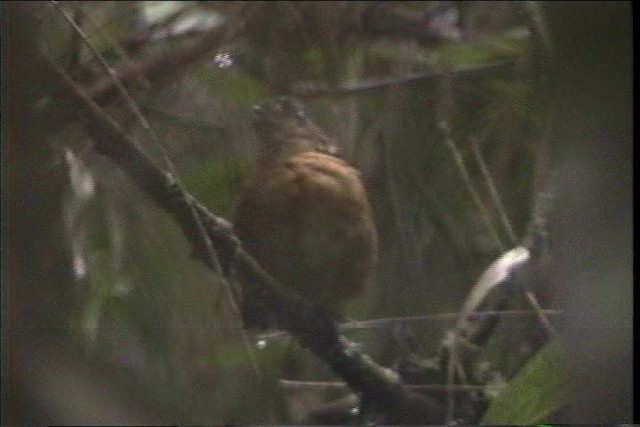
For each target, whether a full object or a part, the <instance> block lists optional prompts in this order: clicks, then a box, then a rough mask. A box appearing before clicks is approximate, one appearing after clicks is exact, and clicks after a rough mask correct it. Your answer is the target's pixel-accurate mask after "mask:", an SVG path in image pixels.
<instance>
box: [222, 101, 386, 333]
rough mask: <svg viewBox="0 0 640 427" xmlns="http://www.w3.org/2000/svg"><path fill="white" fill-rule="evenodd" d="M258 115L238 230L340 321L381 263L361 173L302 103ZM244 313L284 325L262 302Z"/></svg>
mask: <svg viewBox="0 0 640 427" xmlns="http://www.w3.org/2000/svg"><path fill="white" fill-rule="evenodd" d="M253 113H254V127H255V132H256V135H257V137H258V144H259V148H258V161H257V167H256V172H255V175H254V176H253V178H252V180H251V181H250V183H249V185H248V186H246V187H245V188H244V190H243V191H242V192H241V194H240V196H239V199H238V202H237V205H236V208H235V212H234V218H233V224H234V229H235V232H236V234H237V235H238V237H239V238H240V240H241V242H242V245H243V247H244V249H245V250H247V251H248V252H249V253H250V254H251V255H252V256H253V257H254V258H255V259H256V260H257V261H258V262H259V263H260V265H261V266H262V267H263V268H264V269H265V270H266V271H267V272H268V273H270V274H271V275H272V276H273V277H274V278H275V279H276V280H277V281H279V282H280V283H281V284H282V285H284V286H286V287H289V288H291V289H294V290H296V291H297V292H298V293H299V294H300V295H302V296H304V297H306V298H307V299H309V300H310V301H311V302H312V303H314V304H316V305H317V306H319V307H320V308H321V309H323V310H325V312H326V313H328V314H329V315H330V316H333V317H339V316H340V314H341V310H342V307H343V305H344V303H345V301H346V300H347V299H349V298H350V297H354V296H356V295H358V294H361V293H363V291H364V289H365V287H366V285H367V283H368V282H369V281H370V280H371V279H372V276H373V274H374V270H375V265H376V257H377V237H376V229H375V225H374V221H373V215H372V211H371V206H370V204H369V201H368V199H367V195H366V192H365V189H364V186H363V184H362V180H361V178H360V174H359V172H358V171H357V170H356V169H354V168H353V167H351V166H350V165H349V164H347V162H345V161H344V160H342V159H340V158H338V157H336V154H337V153H338V145H337V144H336V142H335V141H334V140H333V139H331V138H329V137H328V136H327V135H325V134H324V133H323V132H322V131H321V130H320V129H319V128H318V127H317V126H316V125H315V124H314V123H313V122H312V121H311V120H310V119H309V118H308V117H307V115H306V113H305V110H304V107H303V105H302V104H301V103H300V102H299V101H297V100H295V99H293V98H290V97H285V96H283V97H277V98H275V99H272V100H268V101H266V102H264V103H262V104H259V105H257V106H256V107H254V110H253ZM240 280H241V281H242V280H243V278H242V277H240ZM242 314H243V320H244V324H245V327H257V328H260V329H266V328H269V327H274V326H277V325H276V324H275V322H274V321H273V319H272V317H271V316H269V314H268V313H267V312H266V310H265V309H264V307H263V306H262V305H261V304H259V302H256V301H253V302H252V301H247V300H245V301H243V305H242Z"/></svg>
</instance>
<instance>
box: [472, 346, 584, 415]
mask: <svg viewBox="0 0 640 427" xmlns="http://www.w3.org/2000/svg"><path fill="white" fill-rule="evenodd" d="M572 394H573V393H572V390H571V387H570V381H569V377H568V375H567V355H566V349H565V348H564V346H563V344H562V343H561V342H560V341H559V340H555V341H552V342H550V343H549V344H547V345H546V346H545V347H544V348H543V349H542V350H540V351H539V352H538V353H537V354H536V355H535V356H534V357H533V358H532V359H531V360H530V361H529V362H528V363H527V364H526V365H525V366H524V367H523V368H522V369H521V370H520V372H519V373H518V375H516V376H515V377H514V378H513V379H512V380H511V382H510V383H509V385H508V386H507V387H506V388H505V389H504V390H503V391H502V393H500V394H499V395H498V396H497V397H496V398H495V399H494V401H493V402H492V403H491V406H490V407H489V409H488V410H487V412H486V414H485V415H484V417H483V418H482V421H481V424H535V423H538V422H541V421H543V420H544V419H545V417H547V416H549V415H550V414H552V413H553V412H555V411H556V410H558V409H560V408H561V407H563V406H565V405H566V404H567V403H569V400H570V397H571V396H572Z"/></svg>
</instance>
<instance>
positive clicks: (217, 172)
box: [3, 1, 561, 424]
mask: <svg viewBox="0 0 640 427" xmlns="http://www.w3.org/2000/svg"><path fill="white" fill-rule="evenodd" d="M21 7H23V8H24V9H25V10H26V14H25V15H24V16H23V15H20V14H17V13H14V14H11V15H10V18H11V19H22V21H20V23H21V24H22V25H24V26H25V27H26V28H23V29H22V31H24V32H26V34H24V37H25V38H27V39H28V40H30V43H31V44H33V45H35V46H32V47H31V49H32V50H31V51H30V53H29V55H34V57H35V54H34V52H36V51H42V52H45V53H46V54H48V55H50V56H51V57H53V58H54V59H55V60H56V61H57V62H58V63H59V64H61V65H63V66H64V68H65V69H66V71H67V72H68V73H69V74H70V75H71V76H73V78H74V79H75V80H76V81H77V82H78V83H80V84H81V85H83V86H84V87H85V88H86V89H87V90H88V91H89V92H90V93H91V91H92V90H93V93H94V94H98V95H95V96H97V97H98V98H99V103H100V104H101V105H102V106H103V107H104V108H105V109H106V110H107V111H108V112H109V113H110V114H111V115H112V117H114V118H115V119H116V120H117V121H118V122H119V123H120V124H121V125H122V126H123V127H124V128H125V129H126V130H127V132H128V133H129V134H131V135H133V136H134V137H135V139H136V141H137V142H138V143H139V144H140V145H141V146H142V147H143V148H144V149H145V151H147V152H148V153H149V154H150V155H151V156H153V158H154V159H155V160H156V162H157V163H158V164H159V165H161V167H163V168H166V169H167V170H172V169H173V168H175V170H176V171H177V173H178V176H179V177H180V179H181V180H182V182H183V183H184V185H185V186H186V188H187V189H188V190H189V191H190V192H191V193H192V194H193V195H194V196H195V197H196V198H197V199H198V200H200V201H201V202H202V203H204V204H205V205H207V206H209V207H210V208H211V209H212V211H213V212H215V213H216V214H218V215H221V216H223V217H228V216H229V215H230V213H231V210H232V207H233V200H234V197H235V194H236V193H237V191H238V189H239V188H240V186H241V185H242V182H243V181H244V179H245V178H246V177H247V176H248V174H250V173H251V169H252V161H253V156H254V153H255V147H254V136H253V133H252V129H251V127H250V123H249V112H250V107H251V106H252V105H253V104H254V103H256V102H258V101H261V100H263V99H265V98H266V97H269V96H273V95H276V94H282V93H287V94H292V95H295V96H297V97H299V98H301V99H303V100H304V101H305V102H306V103H308V104H309V105H310V107H311V109H312V110H313V112H314V117H315V118H316V119H317V121H318V123H319V124H320V125H321V126H322V127H323V128H324V129H326V130H327V131H328V132H329V133H330V134H331V135H332V136H334V137H335V138H336V139H338V140H339V141H340V142H341V143H342V144H343V145H344V147H345V152H346V156H347V158H348V159H349V161H350V162H351V163H353V164H354V165H356V166H357V167H358V168H359V169H360V170H361V171H362V173H363V177H364V179H365V181H366V184H367V188H368V191H369V195H370V198H371V200H372V203H373V205H374V210H375V215H376V223H377V227H378V230H379V234H380V237H381V251H382V254H381V260H380V265H379V267H378V272H377V278H376V282H375V284H374V286H373V287H372V289H371V291H370V293H369V295H367V297H366V298H363V299H362V300H360V301H355V302H354V303H353V304H352V306H350V307H349V313H348V315H349V317H350V318H354V319H359V320H365V319H379V318H385V317H405V316H416V315H429V314H437V313H456V312H457V311H458V310H459V309H460V307H461V306H462V303H463V302H464V299H465V297H466V295H467V294H468V293H469V291H470V289H471V287H472V286H473V284H474V282H475V281H476V280H477V277H478V276H479V275H480V274H481V273H482V272H483V271H484V270H485V268H486V267H487V266H488V265H489V264H490V263H491V262H492V261H493V260H494V259H496V258H497V257H498V256H500V254H502V253H503V252H504V251H505V250H507V249H510V248H512V247H514V246H516V245H517V244H519V243H520V242H521V239H522V238H523V237H525V235H526V233H527V230H528V228H527V227H528V225H529V224H530V222H531V221H532V217H533V215H534V214H533V206H534V203H535V201H536V200H537V198H539V197H540V194H541V193H545V192H548V191H549V187H548V183H549V180H550V176H551V161H550V156H551V152H550V148H549V137H548V132H549V123H550V119H551V113H550V109H549V107H550V106H549V102H550V98H549V86H548V79H549V60H550V55H551V51H550V49H551V47H550V41H549V37H550V35H549V33H548V30H547V29H546V27H545V22H544V18H543V14H542V11H541V10H540V6H539V5H538V3H536V2H494V1H485V2H466V1H461V2H444V1H443V2H432V1H426V2H359V1H353V2H289V1H278V2H194V1H184V2H174V1H140V2H106V1H104V2H82V1H77V2H37V3H35V4H33V5H26V4H23V5H22V6H21ZM10 12H11V11H10ZM3 14H4V10H3ZM3 19H5V18H3ZM6 19H9V18H6ZM72 23H73V24H72ZM74 25H75V26H77V27H76V28H74ZM10 35H14V34H13V33H10ZM212 35H213V37H212ZM202 46H204V48H203V47H202ZM197 49H201V52H200V53H198V54H194V55H193V57H192V58H185V57H182V58H181V59H176V60H172V61H166V63H163V65H162V67H159V68H157V69H156V68H149V69H145V70H143V71H142V72H133V73H128V74H126V75H124V74H122V75H121V77H122V81H123V83H124V85H125V86H126V89H127V91H128V92H129V93H130V94H131V96H132V97H133V100H134V102H135V105H136V106H137V108H139V111H140V113H141V115H138V113H137V112H135V111H132V108H131V106H130V105H129V103H128V102H127V101H126V100H125V99H124V98H123V96H122V95H121V94H120V92H119V91H118V90H115V89H113V87H115V83H114V78H113V77H111V76H110V75H109V74H108V73H107V72H106V71H105V69H104V68H103V67H102V65H101V64H100V60H98V59H97V58H96V53H99V54H100V55H101V57H102V58H103V59H104V61H106V63H108V64H109V66H110V67H111V69H112V70H115V72H122V71H123V70H131V69H134V68H135V66H136V65H138V64H143V63H153V61H156V60H157V61H158V63H160V62H161V61H160V59H161V58H172V57H177V55H179V54H181V53H182V54H184V53H188V52H190V50H193V51H195V50H197ZM26 52H29V51H27V47H25V53H26ZM19 54H20V52H17V53H16V55H17V56H19ZM185 56H186V55H185ZM10 72H11V70H9V74H10ZM33 72H34V73H36V74H37V71H33ZM31 82H34V84H33V85H30V87H29V88H28V90H26V93H27V95H25V100H27V103H28V105H27V106H28V108H29V109H30V110H33V111H29V112H26V111H25V112H20V114H22V113H23V114H25V115H30V114H33V116H32V117H34V119H33V121H32V122H29V123H32V126H34V129H32V132H34V133H36V134H37V138H36V137H33V138H32V141H36V140H38V142H37V144H40V145H39V146H40V147H41V148H42V150H44V152H43V153H42V154H41V155H39V157H40V158H42V159H43V160H42V161H39V162H37V163H35V164H32V165H30V166H29V168H31V169H30V171H32V172H29V173H30V176H31V177H33V179H34V180H36V181H38V182H47V180H50V184H53V183H55V184H56V185H57V188H56V189H54V190H51V191H52V192H54V193H55V194H57V195H58V197H59V198H60V200H59V203H58V204H59V205H60V206H58V210H53V211H49V215H52V218H50V220H49V222H48V223H50V224H53V225H55V224H58V225H57V228H56V231H57V233H58V234H59V236H57V237H55V238H52V239H53V241H55V242H56V243H57V245H62V246H64V254H62V253H59V254H58V256H59V257H62V259H60V260H58V261H56V262H57V263H64V262H68V263H69V266H70V267H69V268H71V269H72V271H71V272H68V275H67V277H68V280H66V279H63V280H61V282H60V283H63V284H64V286H65V287H66V292H68V293H70V294H71V295H73V298H72V299H69V300H66V301H65V303H66V305H67V306H66V307H65V308H64V310H63V311H62V313H57V315H56V317H57V318H61V322H62V324H63V325H64V329H65V330H66V331H68V336H69V337H71V341H72V342H73V345H74V347H73V348H80V349H82V350H83V351H84V353H85V356H86V357H87V358H88V359H91V360H95V361H98V362H100V363H101V364H103V365H106V366H107V367H109V368H108V369H109V370H108V372H110V374H111V375H113V376H114V377H118V378H122V379H125V380H126V381H127V382H128V383H133V384H135V389H136V390H137V391H136V393H138V395H139V396H142V400H144V401H146V402H152V404H153V405H155V406H154V407H157V408H162V410H163V411H166V413H169V414H170V418H169V419H170V420H172V421H173V422H181V423H189V424H218V423H226V424H238V423H271V424H281V423H291V422H299V421H301V419H302V417H304V416H305V415H306V414H307V412H308V411H309V410H311V409H313V408H314V407H317V406H319V405H320V404H321V403H323V402H326V401H327V400H329V399H333V398H337V397H341V396H344V395H345V394H346V392H344V391H340V392H337V391H335V390H333V389H328V391H318V390H315V389H310V390H300V391H298V390H296V391H291V390H286V389H284V388H283V386H282V385H281V384H278V378H281V377H284V378H287V377H288V375H289V374H292V373H291V372H290V371H291V370H293V369H294V368H293V367H292V366H294V365H295V366H297V364H307V365H311V366H315V368H307V369H306V370H305V369H301V370H300V371H301V372H305V373H307V374H308V375H307V377H305V378H293V379H305V380H325V381H330V380H335V378H334V377H332V376H331V375H330V374H329V373H328V370H327V369H326V368H323V367H320V366H316V365H313V363H315V362H314V361H313V360H310V359H312V356H311V355H310V354H307V353H305V352H304V351H303V350H301V349H299V348H297V347H295V346H294V345H293V344H290V343H289V341H288V340H286V339H281V340H274V341H273V342H271V341H268V342H267V343H266V347H264V348H263V346H262V345H261V344H262V343H259V342H256V340H255V337H252V336H251V335H247V334H246V333H245V332H243V331H242V330H241V328H240V324H239V319H238V318H237V315H236V313H234V311H233V309H232V307H231V303H230V301H229V299H228V296H227V294H226V293H225V291H224V289H223V287H224V285H223V283H222V279H221V278H220V277H217V276H216V275H214V274H213V273H211V272H210V271H208V270H206V269H205V268H204V267H203V266H202V265H200V264H199V263H198V262H196V261H194V260H192V259H190V256H189V255H190V250H191V249H190V247H189V246H188V245H187V243H186V241H185V239H184V237H183V236H181V234H180V232H179V230H178V229H177V227H175V225H174V224H173V223H172V222H171V221H170V219H169V217H168V216H166V215H165V214H163V213H161V212H158V211H157V209H155V208H154V206H153V205H152V204H151V203H149V201H148V200H146V198H145V196H144V195H143V194H141V193H140V191H139V190H137V189H136V188H135V187H134V186H133V185H132V184H131V183H130V182H129V180H128V178H127V177H126V176H124V175H123V174H122V173H121V171H120V170H119V169H118V168H117V166H116V165H114V164H112V163H110V162H109V161H107V160H106V159H104V158H103V157H101V155H99V154H98V153H96V152H95V151H94V150H93V149H92V142H91V140H90V139H88V138H87V137H86V136H85V135H84V134H83V133H82V132H81V128H80V127H79V125H78V123H77V120H78V119H79V117H78V113H77V112H73V111H72V112H68V111H64V103H63V102H60V100H61V99H63V98H62V96H61V95H60V93H59V92H58V91H59V89H58V88H56V87H54V86H53V85H52V84H51V83H50V80H49V79H47V78H46V76H39V75H36V76H35V77H34V78H33V79H32V80H31ZM103 87H111V88H112V89H111V91H110V92H107V91H104V92H100V90H101V88H103ZM141 117H144V120H146V121H148V127H147V125H146V123H145V122H144V121H143V120H142V119H141ZM24 125H25V126H29V124H28V123H24ZM446 129H448V131H446ZM27 141H28V140H27ZM27 143H28V142H25V144H27ZM44 147H46V148H44ZM16 156H17V154H16ZM456 156H461V157H462V158H463V160H464V164H465V165H466V168H467V170H466V172H462V171H461V169H460V167H459V164H457V163H456ZM22 164H23V165H26V164H28V160H27V159H25V160H24V161H23V163H22ZM23 167H24V166H23ZM483 168H486V170H487V171H488V173H489V175H490V179H488V178H487V176H486V175H485V174H484V172H483ZM7 173H9V174H11V173H16V174H18V172H12V170H8V171H7ZM465 173H467V174H468V177H469V181H466V180H465ZM54 178H55V179H54ZM12 185H14V182H13V181H8V182H7V183H6V184H4V187H5V189H6V190H8V191H16V192H18V191H25V190H24V188H18V187H16V188H15V189H14V188H11V186H12ZM16 185H17V184H16ZM24 185H27V184H24ZM490 186H493V187H494V190H495V192H496V193H497V194H498V195H499V197H500V200H501V205H497V204H496V200H495V199H492V196H491V189H490ZM472 191H476V192H477V194H478V197H477V198H474V195H473V194H472ZM12 201H13V199H11V201H10V202H12ZM478 202H480V203H481V205H482V206H484V207H485V209H486V212H484V211H483V210H482V209H479V206H478ZM48 209H51V207H49V208H48ZM12 212H14V211H12ZM15 215H18V214H17V213H16V214H15ZM10 218H13V217H10ZM505 218H506V221H505ZM34 221H40V220H39V219H38V218H37V217H36V218H34ZM16 224H18V223H17V222H16ZM16 227H17V225H16ZM25 227H26V225H25ZM33 244H34V245H38V242H33ZM40 250H41V251H43V253H46V252H47V251H46V248H41V249H40ZM51 250H53V249H51ZM65 254H66V255H65ZM65 256H66V258H65ZM546 260H547V259H546V258H545V257H544V256H543V257H540V258H539V259H537V262H536V265H535V266H534V267H533V268H532V269H531V270H533V271H529V272H528V274H529V276H528V279H527V280H528V281H530V286H531V287H533V288H534V291H535V294H536V295H537V297H538V300H539V302H540V304H541V305H542V306H543V307H545V308H548V307H558V304H557V301H553V300H550V299H549V298H548V294H549V289H548V286H547V282H548V281H547V278H546V276H545V274H546V272H547V270H546V268H547V266H546V264H545V262H546ZM71 283H72V284H71ZM531 283H532V284H531ZM49 295H60V294H58V293H56V292H55V291H52V292H51V293H49ZM509 295H510V297H509V299H508V302H507V303H506V304H504V305H503V306H501V308H506V309H530V305H529V304H528V302H527V300H526V299H525V298H524V297H523V296H522V295H521V293H519V292H510V294H509ZM10 303H11V304H14V306H15V307H18V308H15V311H16V312H19V311H20V309H21V308H19V307H21V305H20V304H17V303H15V302H10ZM12 316H13V315H12ZM12 319H17V320H16V321H20V319H22V317H21V314H20V313H18V314H15V317H10V321H11V320H12ZM452 319H453V320H455V317H453V318H452ZM453 320H452V321H446V322H442V321H435V320H434V321H431V320H425V321H424V322H412V323H410V324H408V323H407V324H405V323H402V322H399V323H397V324H392V326H387V325H388V324H384V326H378V327H372V328H368V329H354V330H348V331H347V334H349V336H351V337H352V338H353V339H355V340H357V341H358V342H360V343H361V344H362V346H363V348H364V349H365V351H367V352H368V353H369V354H371V355H372V356H373V357H374V358H375V359H376V361H378V362H379V363H381V364H383V365H385V366H400V365H402V364H404V363H405V362H406V360H409V359H411V360H420V361H422V362H424V361H425V360H428V359H429V358H432V357H434V356H435V355H436V352H437V351H438V349H439V348H440V344H441V341H442V340H443V339H444V337H445V331H446V330H447V329H448V328H451V327H453V325H454V322H453ZM65 333H66V332H65ZM545 342H546V336H545V333H544V331H543V330H541V327H540V325H539V324H538V323H537V321H536V319H535V317H534V316H522V317H513V318H509V320H508V321H507V322H502V323H500V324H499V326H498V328H497V329H496V331H495V333H494V334H492V337H491V338H490V339H489V341H488V342H487V343H486V345H485V346H484V347H483V349H482V351H481V352H480V354H481V358H482V360H486V362H487V363H489V364H490V366H491V369H489V370H487V371H485V372H484V374H483V375H484V377H483V378H484V380H483V381H481V382H482V384H488V383H492V384H493V385H494V386H496V385H497V386H499V385H500V384H504V383H505V382H506V381H508V380H509V379H510V378H511V377H512V376H513V375H514V374H516V373H517V372H518V371H519V369H520V367H522V366H523V365H524V364H525V363H526V362H527V361H528V360H529V358H530V357H531V356H532V355H533V354H534V353H535V352H536V351H537V350H538V349H539V348H540V347H541V346H542V345H543V344H544V343H545ZM547 351H550V350H547ZM554 351H555V349H554ZM554 356H555V354H554ZM422 362H421V363H422ZM556 368H557V367H556ZM529 369H530V371H529V375H530V376H535V372H533V373H532V371H531V369H533V368H529ZM557 369H558V370H559V371H560V369H559V368H557ZM542 370H544V369H542ZM542 374H543V373H541V374H540V375H542ZM557 375H561V372H560V373H558V374H557ZM293 376H295V375H293ZM489 377H491V378H489ZM478 381H480V380H478ZM520 381H522V379H520ZM441 384H442V383H441ZM519 386H520V387H522V388H524V389H526V388H527V387H526V385H523V384H522V383H519ZM509 393H513V394H516V395H517V394H518V390H513V388H512V389H510V390H509ZM523 393H525V392H523ZM3 396H4V395H3ZM557 403H558V402H555V403H554V402H550V403H549V406H548V407H547V408H536V409H537V410H538V412H537V413H540V412H543V413H546V412H545V411H546V410H549V411H551V409H552V410H556V409H558V407H557V406H554V405H555V404H557ZM495 411H496V410H495V409H494V416H495ZM481 415H482V414H481V413H479V414H476V416H481ZM495 419H501V420H503V421H507V420H505V419H503V418H499V415H498V416H496V418H495ZM17 421H18V422H19V419H18V420H17ZM468 421H469V422H474V421H475V422H477V421H478V419H473V420H468ZM535 421H536V422H537V421H540V420H539V419H535ZM72 422H73V421H72ZM76 422H81V421H80V420H76ZM107 422H109V420H107ZM169 422H171V421H169ZM442 422H444V420H443V421H442ZM522 422H525V423H527V422H534V420H529V421H527V420H522Z"/></svg>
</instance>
